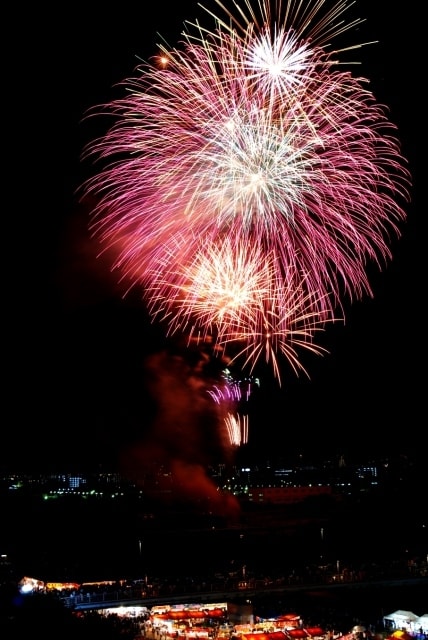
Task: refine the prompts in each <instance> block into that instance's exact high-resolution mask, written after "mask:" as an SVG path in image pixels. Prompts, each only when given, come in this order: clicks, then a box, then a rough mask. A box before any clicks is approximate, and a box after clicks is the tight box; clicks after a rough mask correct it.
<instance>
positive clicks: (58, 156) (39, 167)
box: [1, 0, 424, 466]
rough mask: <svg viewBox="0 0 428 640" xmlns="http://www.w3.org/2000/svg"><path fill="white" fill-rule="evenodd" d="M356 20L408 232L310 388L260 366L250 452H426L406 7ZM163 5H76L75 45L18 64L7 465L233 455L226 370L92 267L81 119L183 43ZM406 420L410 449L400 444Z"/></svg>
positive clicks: (413, 53)
mask: <svg viewBox="0 0 428 640" xmlns="http://www.w3.org/2000/svg"><path fill="white" fill-rule="evenodd" d="M356 5H357V8H356V11H357V14H358V15H359V16H361V17H362V18H366V22H365V23H363V25H362V26H361V27H360V28H359V30H360V32H359V34H358V36H360V33H361V35H362V40H363V41H371V40H379V42H378V43H377V44H373V45H370V46H368V47H366V48H364V49H362V50H361V55H360V51H357V52H356V54H355V57H357V58H358V59H360V58H361V59H362V66H361V69H360V68H358V70H357V73H358V75H362V76H364V77H367V78H368V79H369V80H370V88H371V89H372V90H373V92H374V94H375V96H376V98H377V99H378V101H379V102H382V103H386V104H387V105H388V107H389V108H390V117H391V120H392V122H394V123H396V124H397V126H398V137H399V139H400V141H401V143H402V146H403V153H404V155H405V156H406V157H407V158H408V159H409V168H410V172H411V174H412V181H413V187H412V192H411V198H412V200H411V203H410V204H409V206H408V207H407V214H408V219H407V221H406V223H405V224H404V225H402V227H401V231H402V237H401V238H400V239H399V240H394V241H393V242H392V260H391V261H390V262H389V263H388V265H387V266H386V268H385V269H383V270H382V272H381V273H378V272H377V270H376V269H372V267H369V272H370V279H371V283H372V286H373V291H374V297H373V299H369V298H367V297H365V298H364V299H363V300H362V301H361V302H355V303H354V304H352V305H348V304H347V313H346V322H345V324H344V325H343V324H342V323H337V324H334V325H332V326H330V327H328V329H327V330H326V332H325V334H324V335H323V336H322V345H323V346H324V347H325V348H326V350H327V351H328V353H326V354H325V355H324V356H322V357H319V356H314V355H313V354H308V355H306V356H304V362H305V363H307V369H308V372H309V379H308V378H306V377H305V376H304V375H303V374H302V375H301V376H300V377H299V378H296V376H295V374H294V372H293V371H289V370H287V363H285V362H284V363H283V364H284V371H283V382H282V387H281V388H278V385H277V384H276V382H275V381H273V380H272V376H271V374H270V371H268V368H267V367H266V368H265V367H263V366H261V367H258V368H257V369H256V370H255V372H254V374H253V375H255V376H256V377H257V378H258V380H259V382H260V384H259V385H257V388H255V389H254V393H253V394H252V395H251V398H250V405H251V406H249V407H248V410H249V425H248V443H249V446H250V447H253V448H254V451H257V452H259V451H265V452H266V453H268V452H269V451H270V450H271V451H274V452H276V451H278V449H279V448H282V449H283V450H284V451H287V450H290V449H292V450H295V451H298V450H299V449H302V450H304V451H308V450H309V451H312V452H316V451H320V453H322V454H324V453H325V452H326V451H330V450H331V451H336V453H337V454H339V453H341V452H343V453H344V455H345V456H346V455H348V454H349V453H351V452H352V451H355V450H365V449H367V448H369V449H370V448H372V449H373V451H374V452H375V453H378V452H380V451H382V450H383V449H385V450H386V451H388V450H390V451H399V450H400V449H401V450H403V452H404V453H405V452H406V450H412V451H418V450H419V448H420V447H421V445H420V443H419V441H418V439H419V437H420V436H419V432H420V420H421V418H420V415H424V413H423V411H424V409H423V405H422V401H423V389H422V379H421V376H420V373H419V367H418V366H416V363H415V358H416V357H417V356H418V355H419V356H421V354H420V349H419V348H417V347H416V345H417V343H418V342H421V343H422V345H423V343H424V341H423V336H422V340H421V337H420V336H419V335H418V334H416V331H417V328H416V330H415V325H416V327H418V325H417V324H416V323H417V320H416V319H415V317H414V316H415V315H416V314H415V307H416V305H415V300H416V296H417V293H418V292H419V291H420V290H421V288H422V274H423V267H422V259H421V252H420V248H419V247H420V245H419V243H420V241H421V239H422V222H421V211H420V209H421V204H420V200H418V198H419V197H420V194H419V193H418V188H419V187H418V178H419V175H420V173H421V158H420V157H419V155H418V153H419V151H418V149H419V145H418V142H419V140H418V135H419V134H417V133H416V131H417V129H418V130H419V123H418V118H417V117H415V112H416V114H417V110H418V102H420V101H419V100H418V97H417V94H416V92H417V87H416V82H415V81H414V77H413V75H412V73H410V70H411V69H412V68H413V67H412V64H413V61H414V60H415V59H417V58H418V51H417V47H418V38H417V33H415V32H414V28H415V26H414V24H413V21H414V17H411V11H410V8H409V7H406V12H403V11H401V12H399V11H397V12H396V13H394V12H391V9H390V7H389V5H387V3H386V2H382V3H377V6H376V9H373V7H371V6H370V3H369V2H367V1H360V2H357V3H356ZM174 6H175V5H174ZM164 7H165V5H163V6H162V7H157V8H154V10H153V11H151V14H150V16H147V15H146V11H144V7H141V8H138V7H137V8H135V7H134V6H131V4H129V5H128V4H127V3H125V5H123V6H121V8H120V11H119V12H118V13H109V12H107V11H106V10H105V8H101V7H99V13H98V15H95V13H94V14H91V15H85V11H84V8H83V5H82V7H79V6H78V5H77V6H76V5H73V6H71V5H70V6H69V7H68V10H67V14H68V19H69V26H70V28H69V31H67V28H66V25H65V24H62V23H61V22H60V21H59V20H58V22H57V25H56V26H57V29H54V30H51V29H50V28H49V29H48V28H47V27H42V28H41V31H40V32H39V34H40V35H37V36H36V35H35V34H34V35H33V37H30V38H29V39H27V40H26V41H25V42H22V43H20V44H21V45H22V47H21V49H20V51H21V52H20V53H17V54H16V56H15V57H14V65H13V68H14V74H13V75H14V76H15V84H16V78H20V77H21V76H22V74H24V75H25V81H24V82H22V83H20V82H18V83H17V84H18V89H17V90H18V93H19V98H20V99H19V100H18V102H19V105H18V106H17V108H16V111H14V113H13V114H12V115H13V120H14V123H15V126H16V129H17V131H18V132H19V136H18V139H20V137H21V136H22V144H20V145H18V147H23V145H24V143H25V145H26V147H28V148H29V149H30V156H29V157H27V158H25V156H21V154H20V155H19V157H18V163H17V165H15V166H14V169H16V167H18V166H19V163H21V164H23V163H24V161H25V164H26V165H27V163H28V167H26V168H25V170H24V174H25V177H24V184H23V189H22V193H19V194H18V197H19V199H20V204H19V212H18V214H17V215H16V218H17V223H18V224H17V231H16V233H17V237H19V238H20V239H23V241H24V247H25V248H24V249H23V251H22V254H21V253H20V255H19V256H18V258H17V259H16V266H15V269H14V270H13V271H14V276H13V279H12V283H11V296H10V301H9V309H10V315H9V317H10V320H11V322H10V334H8V335H10V336H11V345H12V346H11V347H10V351H11V354H10V357H9V359H10V365H9V367H8V374H9V375H8V381H7V386H6V406H9V405H10V406H9V410H8V411H7V412H6V415H7V418H6V434H5V439H4V446H3V455H2V460H1V461H2V462H8V461H11V460H12V459H16V460H22V459H23V458H26V459H28V460H29V461H34V460H38V461H39V462H40V464H41V465H43V464H44V463H47V462H49V460H51V459H52V457H57V456H58V457H63V458H64V460H67V459H69V460H70V461H71V460H73V459H79V458H81V459H82V460H85V462H86V463H90V462H91V461H93V462H94V464H98V463H99V462H100V461H102V460H103V459H112V460H114V459H115V458H116V457H117V459H118V460H120V464H123V465H125V466H126V464H128V462H129V463H132V464H138V460H140V461H142V460H144V459H145V457H146V456H150V455H152V454H153V451H156V452H159V451H162V452H163V455H165V456H166V457H168V456H173V457H177V458H178V459H181V460H184V461H191V462H192V463H193V462H195V461H197V462H200V463H201V464H202V465H204V464H207V463H208V462H209V461H210V459H211V457H212V455H213V452H219V451H223V450H224V455H225V457H226V458H227V457H228V456H229V457H230V456H233V455H234V454H233V449H231V448H228V446H227V443H226V442H225V434H224V432H223V431H222V430H221V429H219V426H218V421H217V417H216V414H215V412H214V411H213V410H212V406H211V404H212V403H211V402H210V400H209V390H210V388H211V387H210V385H209V384H206V378H205V377H201V375H200V372H201V366H203V367H205V369H204V371H206V370H207V367H208V370H209V373H210V375H212V379H213V380H216V379H218V375H219V372H220V371H221V368H222V366H221V363H219V362H216V361H215V360H214V362H213V361H212V360H210V356H211V354H209V353H208V354H206V353H204V352H202V353H201V351H200V350H199V351H198V350H197V349H195V350H192V349H190V350H189V349H188V348H187V345H185V346H184V347H183V345H182V344H178V343H177V341H175V342H174V341H167V342H166V341H165V336H164V333H163V331H162V330H161V329H160V328H159V327H158V326H157V325H156V324H155V323H154V324H152V323H151V322H150V319H149V317H148V314H147V312H146V309H145V306H144V303H143V301H142V296H141V292H140V291H139V290H138V289H137V290H134V291H132V292H131V293H130V294H129V295H127V296H126V297H123V294H124V291H123V285H122V284H121V283H119V282H118V274H117V273H116V272H113V273H112V272H111V264H110V261H109V259H108V256H103V255H101V256H97V254H98V252H99V250H100V247H99V246H98V244H96V243H95V242H94V240H92V239H91V238H90V235H89V231H88V228H87V226H88V222H89V219H88V216H89V211H88V207H87V206H82V205H81V204H79V202H78V199H77V195H76V190H77V189H78V187H79V186H80V185H81V183H82V180H83V179H84V177H85V173H87V172H88V171H90V168H89V167H88V166H87V165H85V166H83V165H82V162H81V160H80V154H81V152H82V149H83V146H84V144H85V143H86V142H87V141H88V140H89V138H92V137H93V135H94V133H102V130H101V128H102V124H103V123H97V124H94V123H92V122H87V121H85V122H82V118H83V116H84V114H85V112H86V110H87V109H88V108H91V107H92V106H94V105H95V104H97V103H99V102H102V101H105V100H109V99H110V98H111V97H112V96H113V95H114V93H115V92H116V91H117V89H115V88H114V85H115V84H116V83H118V82H120V81H122V80H123V79H124V78H125V77H129V76H130V75H131V74H132V71H133V69H134V68H135V66H136V64H138V61H139V58H144V59H146V58H147V57H149V56H151V55H154V54H155V53H156V52H157V46H156V45H157V43H158V42H159V41H160V38H159V37H158V35H157V34H158V33H159V34H160V35H161V36H163V37H165V39H166V40H167V41H168V42H169V43H170V44H171V45H173V46H176V44H177V41H179V39H180V32H181V30H182V27H183V21H184V20H185V19H193V17H194V15H195V12H196V6H195V5H194V3H192V2H190V0H186V2H185V3H183V4H182V5H181V8H180V10H178V9H174V11H170V12H168V11H165V8H164ZM407 12H408V13H407ZM165 15H167V19H166V18H165ZM83 16H84V19H82V18H83ZM398 42H399V46H398V44H397V43H398ZM29 58H30V61H29ZM57 65H59V66H60V68H61V71H60V72H59V73H58V72H56V66H57ZM28 93H30V94H31V95H32V96H33V101H34V104H33V105H32V108H31V107H30V108H28V107H27V106H26V96H27V94H28ZM97 129H100V130H97ZM14 151H15V153H16V151H17V149H16V148H15V149H14ZM18 152H19V151H18ZM27 181H28V182H27ZM27 245H28V246H27ZM18 265H19V267H18ZM22 272H24V273H25V277H23V276H22V275H21V274H22ZM348 307H349V308H348ZM416 313H417V312H416ZM415 334H416V335H415ZM422 350H423V348H422ZM207 359H208V364H207ZM233 374H234V376H235V377H236V378H237V379H240V378H242V377H243V378H245V377H246V376H247V374H248V372H247V371H243V370H240V368H239V367H237V368H235V369H234V371H233ZM203 384H206V387H207V388H206V389H205V388H204V387H203ZM397 423H398V424H399V425H400V424H401V425H402V426H403V434H404V435H402V436H392V435H391V432H390V428H391V426H392V425H394V426H395V425H396V424H397ZM403 439H404V442H403ZM393 440H394V441H395V442H393ZM141 456H142V457H141Z"/></svg>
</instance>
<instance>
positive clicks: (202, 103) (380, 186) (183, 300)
mask: <svg viewBox="0 0 428 640" xmlns="http://www.w3.org/2000/svg"><path fill="white" fill-rule="evenodd" d="M214 2H215V4H216V5H217V6H219V7H221V9H222V10H224V6H223V5H222V3H221V2H220V1H219V0H214ZM256 4H257V6H256V8H253V7H252V5H251V3H250V2H249V1H247V2H246V3H245V5H244V6H245V9H244V10H243V9H239V10H238V9H237V15H236V16H234V15H233V13H230V14H227V13H226V17H225V19H223V20H222V19H220V17H217V16H216V15H215V14H214V13H212V12H211V11H209V10H208V9H206V11H207V14H211V16H212V17H214V19H215V28H214V29H213V30H209V29H205V28H202V27H201V26H200V25H199V24H197V25H191V23H188V31H186V32H185V33H184V40H183V42H182V47H181V49H179V48H173V49H171V50H169V49H168V48H167V47H165V46H162V47H161V53H162V59H163V63H162V65H161V66H162V68H159V65H156V64H153V65H152V64H150V63H143V64H141V65H140V66H139V67H138V68H137V69H136V71H135V75H134V76H133V77H132V78H129V79H127V80H125V81H124V83H123V84H124V86H125V87H126V89H127V92H126V94H125V96H124V97H123V98H119V99H117V100H115V101H113V102H112V103H110V104H108V105H105V106H104V107H103V108H101V107H100V108H98V107H97V108H95V109H94V113H95V114H97V113H99V112H102V113H105V111H107V112H110V113H111V114H112V115H113V116H114V123H113V125H112V127H111V128H110V129H109V130H108V131H107V133H106V134H105V135H104V136H103V137H102V138H100V139H98V140H95V141H93V142H91V143H90V144H89V145H88V147H87V148H86V149H85V151H84V154H83V155H84V158H86V157H88V158H94V159H96V160H98V161H99V162H100V163H101V168H100V171H99V172H98V173H97V174H96V175H95V176H94V177H93V178H91V179H89V180H88V181H87V182H86V184H85V185H83V191H84V194H85V195H91V196H94V197H95V199H96V202H97V204H96V206H95V208H94V210H93V217H92V229H93V232H94V234H95V235H96V236H98V237H99V238H100V240H101V242H102V243H104V245H105V246H107V247H109V248H115V249H116V253H117V259H116V261H115V263H114V267H116V268H117V269H119V270H120V272H121V274H122V276H123V277H124V278H128V279H129V280H130V282H131V285H132V284H139V285H141V286H142V287H143V288H144V291H145V293H144V295H145V297H146V299H147V300H148V304H149V310H150V312H151V313H152V315H153V317H159V316H160V317H162V318H164V319H166V320H167V322H168V325H169V331H170V332H172V333H173V332H175V331H178V330H180V331H184V332H185V331H189V330H190V331H193V330H194V329H195V328H196V329H197V330H198V331H202V333H203V334H204V333H205V334H209V333H211V332H214V333H215V334H216V340H217V341H218V344H221V345H225V344H232V343H234V344H238V343H239V344H243V346H242V348H240V349H239V353H240V355H241V356H242V357H244V358H245V362H246V364H249V365H250V366H251V368H253V367H254V365H255V363H256V362H257V361H258V359H259V358H260V357H261V355H262V354H264V355H265V358H266V360H268V361H269V362H271V363H272V366H273V369H274V372H275V375H276V377H278V379H280V375H279V364H278V359H277V355H278V354H282V355H284V356H285V357H286V358H287V359H288V361H289V362H290V363H291V365H292V367H293V369H294V370H295V371H296V372H297V371H298V370H299V369H300V368H301V366H300V363H299V358H298V354H297V352H296V346H298V347H299V348H300V347H306V348H309V349H311V350H313V351H315V352H316V353H320V352H322V349H320V348H318V347H316V346H314V344H313V335H314V332H315V331H316V330H318V328H320V327H321V326H322V325H323V324H325V322H329V321H332V320H334V319H335V317H336V315H337V313H338V311H337V310H338V309H339V314H340V315H341V314H342V299H343V297H344V296H346V297H348V298H349V299H351V300H352V299H355V298H357V299H360V298H362V297H363V296H364V295H372V290H371V286H370V282H369V279H368V276H367V271H366V267H367V264H368V263H369V262H371V263H374V264H376V265H377V266H378V267H379V268H381V267H382V265H383V264H385V263H386V262H387V261H388V260H389V259H391V257H392V256H391V250H390V239H391V237H392V236H396V237H399V235H400V224H401V223H402V222H404V220H405V218H406V215H405V212H404V209H403V205H404V203H405V202H407V201H408V200H409V188H410V175H409V172H408V169H407V163H406V160H405V158H404V157H403V156H402V154H401V151H400V143H399V140H398V138H397V136H396V127H395V126H394V125H393V123H391V122H390V121H389V119H388V115H387V114H388V111H387V108H386V107H385V106H384V105H381V104H378V103H377V102H376V99H375V97H374V95H373V94H372V93H371V92H370V90H369V89H368V88H367V81H366V80H365V79H364V78H359V77H354V76H353V75H352V74H351V73H350V72H349V71H344V70H343V68H342V66H341V64H340V62H339V58H340V51H339V50H333V49H332V47H331V42H330V40H331V39H333V40H334V38H335V37H337V36H339V35H341V34H342V33H343V32H346V31H348V30H349V29H350V28H351V27H354V26H355V25H356V24H359V22H360V21H358V20H357V21H353V22H352V21H350V22H348V23H346V22H345V21H344V20H343V19H342V14H344V13H345V11H346V10H347V9H348V8H349V5H347V3H346V1H343V0H339V1H338V2H337V3H335V4H334V3H333V6H332V8H330V9H329V10H327V11H324V13H323V12H322V10H324V7H323V5H324V2H323V1H322V0H313V2H310V1H309V2H307V3H301V2H294V1H293V0H288V2H285V3H284V4H282V3H281V2H280V1H278V2H277V3H275V2H269V1H268V0H264V1H263V0H262V1H261V2H258V3H256ZM303 4H304V6H302V5H303ZM256 9H258V12H259V15H256ZM246 14H247V15H246ZM358 46H361V45H353V46H349V47H347V49H352V48H357V47H358Z"/></svg>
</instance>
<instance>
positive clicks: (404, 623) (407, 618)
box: [383, 609, 419, 631]
mask: <svg viewBox="0 0 428 640" xmlns="http://www.w3.org/2000/svg"><path fill="white" fill-rule="evenodd" d="M417 620H419V616H417V615H416V613H413V611H403V609H398V610H397V611H394V613H390V614H389V615H388V616H384V618H383V624H384V625H385V627H388V628H391V629H405V630H406V631H411V630H412V629H413V624H414V623H415V622H416V621H417Z"/></svg>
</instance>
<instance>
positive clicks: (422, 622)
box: [412, 613, 428, 633]
mask: <svg viewBox="0 0 428 640" xmlns="http://www.w3.org/2000/svg"><path fill="white" fill-rule="evenodd" d="M421 629H422V633H428V613H424V615H423V616H419V618H418V619H417V620H415V621H414V622H412V631H413V632H414V633H419V631H420V630H421Z"/></svg>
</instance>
